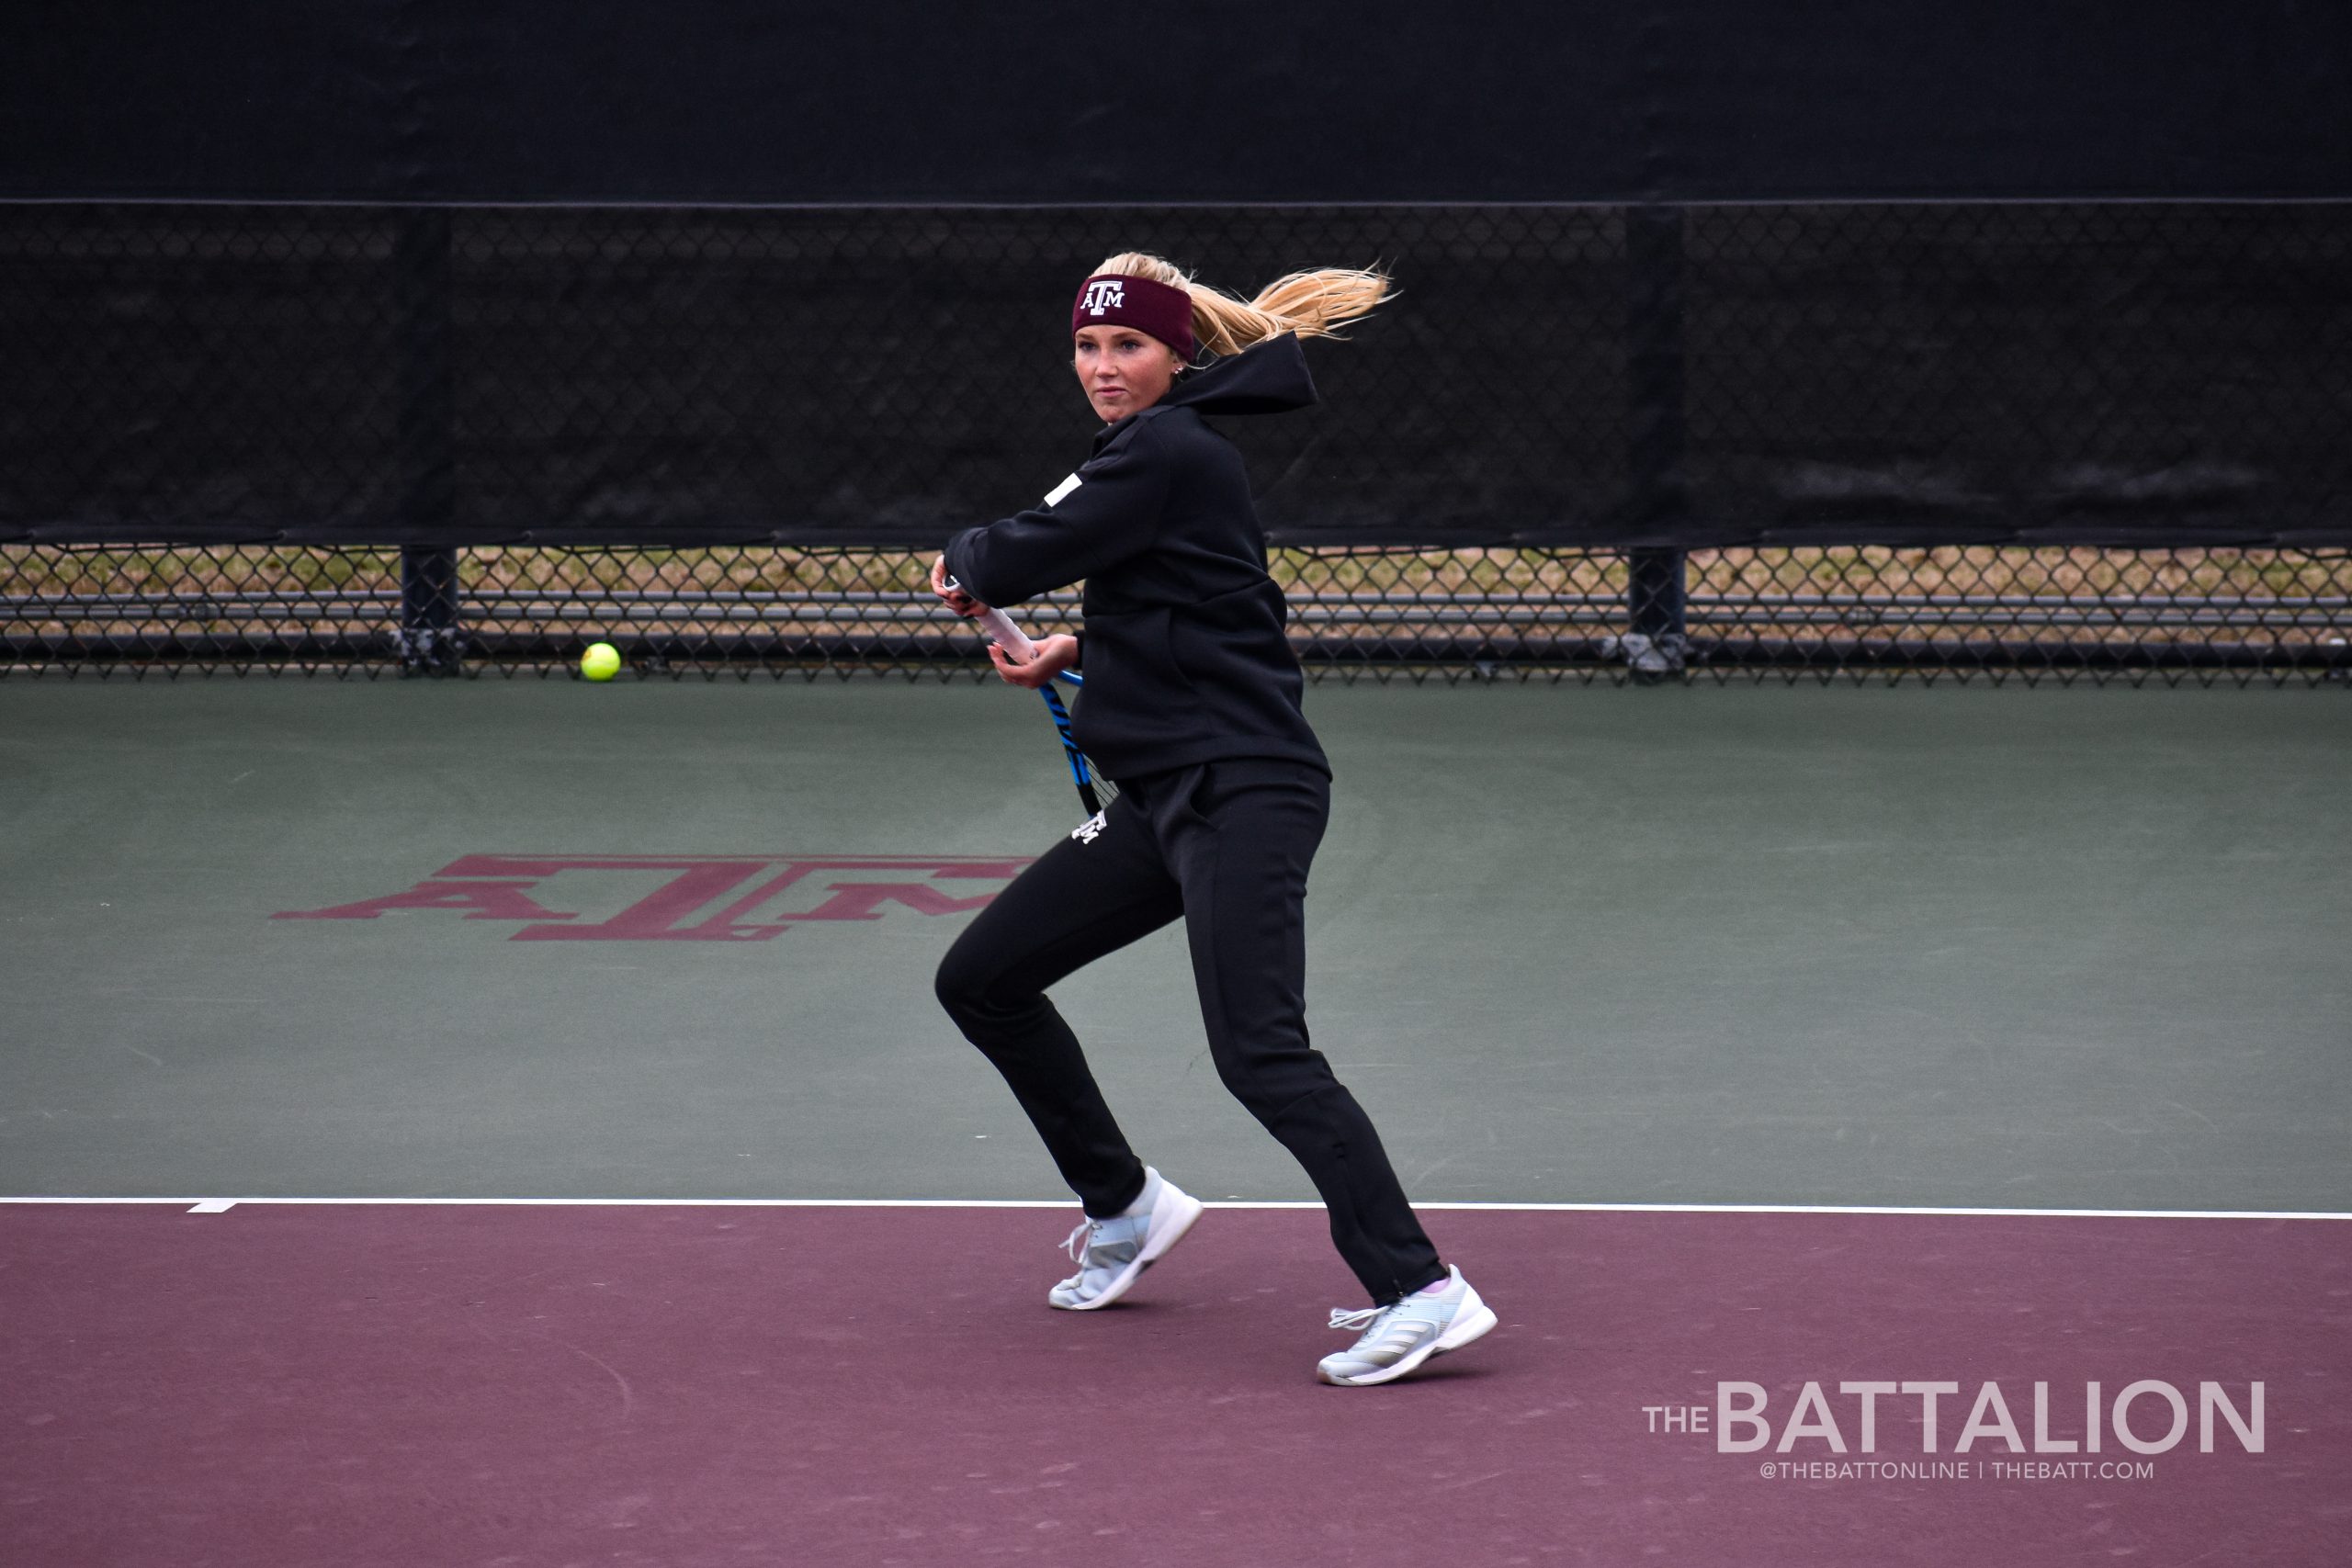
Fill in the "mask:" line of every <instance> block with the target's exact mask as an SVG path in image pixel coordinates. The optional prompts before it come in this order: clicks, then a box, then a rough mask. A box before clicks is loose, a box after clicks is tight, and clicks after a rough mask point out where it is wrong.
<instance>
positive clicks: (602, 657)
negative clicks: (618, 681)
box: [580, 642, 621, 681]
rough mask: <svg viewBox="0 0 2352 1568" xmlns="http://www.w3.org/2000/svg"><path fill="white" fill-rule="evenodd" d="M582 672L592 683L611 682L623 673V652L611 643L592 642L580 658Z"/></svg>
mask: <svg viewBox="0 0 2352 1568" xmlns="http://www.w3.org/2000/svg"><path fill="white" fill-rule="evenodd" d="M580 672H581V673H582V675H585V676H587V677H588V679H590V680H591V681H609V680H611V679H612V678H613V677H614V676H616V675H617V674H619V673H620V672H621V650H620V649H617V648H615V647H614V646H613V645H612V644H611V643H609V642H592V643H590V644H589V645H588V651H587V652H585V653H583V654H582V655H581V656H580Z"/></svg>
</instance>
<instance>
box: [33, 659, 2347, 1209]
mask: <svg viewBox="0 0 2352 1568" xmlns="http://www.w3.org/2000/svg"><path fill="white" fill-rule="evenodd" d="M1308 705H1309V713H1310V715H1311V716H1312V717H1313V718H1314V719H1315V721H1316V722H1317V725H1318V727H1319V728H1321V730H1322V732H1323V734H1324V737H1325V739H1326V740H1327V743H1328V744H1329V748H1330V750H1331V753H1332V756H1333V759H1334V761H1335V763H1336V765H1337V768H1338V772H1339V789H1338V795H1337V809H1336V814H1335V818H1334V821H1333V827H1332V831H1331V834H1330V837H1329V840H1327V842H1326V845H1325V848H1324V851H1323V853H1322V856H1321V859H1320V860H1319V862H1318V863H1317V872H1316V881H1315V891H1314V897H1313V898H1312V900H1311V903H1310V915H1311V919H1312V922H1313V924H1312V931H1311V939H1310V941H1311V953H1312V970H1311V976H1310V985H1311V987H1312V989H1311V1019H1312V1021H1313V1024H1314V1027H1315V1030H1316V1035H1317V1042H1318V1043H1319V1044H1321V1045H1322V1046H1323V1047H1324V1048H1325V1049H1326V1050H1327V1051H1329V1053H1330V1054H1331V1055H1332V1056H1333V1057H1334V1059H1335V1061H1336V1063H1337V1065H1338V1066H1339V1069H1340V1073H1341V1075H1342V1076H1343V1077H1345V1078H1346V1080H1347V1081H1348V1082H1349V1083H1350V1084H1351V1086H1352V1087H1353V1088H1355V1089H1356V1090H1357V1092H1358V1093H1359V1095H1360V1096H1361V1097H1362V1098H1363V1100H1365V1102H1366V1103H1367V1105H1368V1106H1369V1107H1370V1108H1371V1110H1372V1111H1373V1112H1374V1117H1375V1118H1376V1120H1377V1121H1378V1122H1380V1124H1381V1126H1382V1128H1383V1130H1384V1132H1385V1135H1386V1136H1387V1137H1388V1139H1389V1140H1390V1142H1391V1145H1392V1152H1393V1153H1394V1155H1395V1157H1396V1161H1397V1166H1398V1168H1399V1169H1400V1171H1401V1172H1402V1173H1403V1174H1404V1176H1405V1178H1406V1180H1407V1184H1408V1190H1410V1191H1411V1192H1412V1193H1413V1194H1414V1195H1415V1196H1416V1197H1417V1198H1419V1199H1421V1200H1424V1201H1577V1202H1620V1201H1638V1202H1741V1203H1804V1204H1814V1203H1818V1204H1896V1205H1982V1206H2000V1207H2028V1208H2030V1207H2086V1208H2134V1209H2138V1208H2160V1209H2256V1210H2343V1209H2347V1208H2352V1171H2347V1168H2346V1163H2345V1161H2344V1159H2343V1149H2344V1146H2345V1145H2344V1139H2345V1135H2346V1128H2347V1126H2352V1075H2346V1073H2345V1072H2344V1071H2343V1061H2344V1059H2345V1048H2346V1045H2347V1043H2352V1026H2347V1024H2346V1017H2347V1015H2348V1011H2347V1002H2348V1001H2352V980H2347V977H2346V975H2347V969H2346V964H2345V961H2344V953H2345V951H2346V941H2345V939H2346V932H2347V931H2352V919H2347V916H2348V915H2352V798H2348V797H2347V792H2346V788H2345V781H2346V776H2347V768H2346V764H2347V761H2352V719H2347V716H2346V713H2345V711H2344V709H2343V706H2342V705H2341V703H2339V702H2336V701H2335V700H2334V699H2333V697H2332V696H2331V695H2329V694H2313V693H2307V692H2299V691H2288V692H2262V691H2246V692H2236V691H2231V692H2198V691H2137V692H2127V691H2112V690H2110V691H2064V690H2041V691H2036V692H2030V693H2025V692H2016V691H2003V690H1988V689H1983V688H1973V689H1965V690H1958V689H1941V690H1928V691H1922V690H1918V689H1916V688H1913V689H1905V690H1899V691H1884V690H1880V689H1875V688H1863V689H1849V688H1833V689H1815V688H1799V689H1792V690H1766V691H1750V690H1730V691H1724V690H1713V689H1704V688H1702V689H1693V690H1615V689H1606V688H1596V689H1589V690H1560V689H1553V688H1526V687H1517V686H1498V687H1492V688H1483V689H1424V688H1415V687H1409V686H1391V687H1373V686H1357V687H1347V688H1338V687H1322V688H1317V690H1315V691H1313V692H1311V693H1310V694H1309V697H1308ZM1059 769H1060V763H1059V760H1058V755H1057V749H1056V747H1055V746H1054V743H1053V739H1052V735H1051V732H1050V729H1049V728H1048V727H1047V725H1046V720H1045V718H1044V716H1043V715H1042V713H1041V712H1039V711H1038V708H1037V705H1036V703H1035V699H1034V698H1031V697H1030V696H1028V695H1027V694H1023V693H1019V692H1014V691H1012V690H1010V689H1003V688H976V687H972V686H967V685H958V686H953V687H941V686H933V685H921V686H918V685H907V684H899V683H885V682H874V681H864V680H861V681H855V682H848V683H832V682H828V683H825V684H820V685H813V686H801V685H777V684H770V683H767V682H760V683H757V684H752V685H737V684H733V683H728V684H722V685H703V684H698V683H694V684H678V685H673V684H671V683H668V682H661V683H653V684H637V683H634V682H622V683H619V684H616V685H615V686H612V687H608V688H594V687H588V686H584V685H582V684H580V683H577V682H536V681H532V682H503V681H481V682H465V683H440V682H434V683H425V682H413V683H402V682H384V683H365V684H362V683H344V684H336V685H334V686H325V685H322V684H320V683H317V682H300V683H294V682H286V683H277V682H270V683H264V682H233V683H232V682H204V683H193V684H192V683H187V682H178V683H163V682H146V683H140V684H131V683H129V682H108V683H106V684H103V685H101V684H97V683H94V682H76V683H74V684H73V685H70V686H69V685H64V684H51V683H39V684H35V683H29V682H11V683H9V684H8V685H7V686H6V689H5V690H0V991H4V992H5V998H0V999H5V1009H4V1010H0V1017H4V1018H5V1024H4V1025H0V1028H5V1031H6V1049H5V1051H0V1192H6V1193H13V1194H22V1195H41V1194H50V1195H54V1194H100V1195H103V1194H117V1195H120V1194H142V1193H187V1194H250V1195H270V1194H295V1195H341V1194H348V1195H456V1196H498V1195H510V1196H511V1195H549V1196H563V1195H576V1196H616V1197H685V1196H752V1197H761V1196H774V1197H800V1198H807V1197H850V1198H914V1197H945V1198H954V1197H984V1198H1053V1197H1059V1196H1062V1194H1061V1192H1060V1190H1059V1189H1058V1187H1057V1183H1056V1182H1055V1180H1054V1178H1053V1174H1052V1172H1051V1170H1050V1168H1048V1167H1047V1165H1046V1160H1045V1158H1044V1156H1043V1155H1042V1153H1041V1152H1040V1151H1039V1150H1038V1149H1037V1147H1036V1146H1035V1142H1034V1139H1033V1138H1032V1136H1031V1134H1029V1132H1028V1129H1027V1127H1026V1125H1025V1124H1024V1123H1023V1122H1022V1121H1021V1120H1020V1118H1019V1116H1018V1114H1017V1112H1016V1111H1015V1110H1014V1107H1013V1106H1012V1101H1011V1098H1010V1096H1009V1095H1007V1094H1006V1093H1005V1092H1004V1090H1003V1089H1002V1088H1001V1085H1000V1084H999V1083H998V1082H997V1080H996V1079H995V1078H994V1077H993V1075H992V1074H991V1073H990V1072H989V1070H988V1069H987V1067H986V1066H985V1065H984V1064H983V1063H982V1062H981V1061H980V1059H979V1058H978V1055H977V1054H975V1053H973V1052H972V1051H971V1050H970V1049H969V1048H968V1047H967V1046H966V1045H965V1044H964V1043H962V1042H961V1041H960V1040H959V1039H957V1038H956V1036H955V1034H954V1033H953V1032H952V1030H951V1029H950V1028H949V1026H948V1025H947V1023H946V1021H945V1020H944V1017H943V1016H942V1015H941V1014H940V1013H939V1011H938V1010H937V1008H936V1006H935V1005H934V1003H933V1000H932V998H931V995H930V976H931V970H932V966H933V964H934V962H935V961H936V958H937V955H938V954H939V953H941V952H942V951H943V950H944V947H945V945H946V943H947V942H948V941H949V939H950V938H951V937H952V935H953V934H954V932H955V931H956V930H957V929H959V926H960V922H961V920H962V919H964V918H966V917H965V915H964V914H963V912H962V911H963V910H965V909H967V908H969V907H971V906H970V901H971V900H973V899H976V898H978V897H984V896H986V895H987V894H988V893H989V892H991V891H993V890H994V889H995V888H997V887H999V886H1002V880H1001V878H1002V876H1003V874H1005V872H1006V871H1008V870H1009V869H1010V866H1009V864H1008V863H1009V862H1011V861H1013V860H1017V859H1018V858H1019V857H1022V856H1025V855H1029V854H1034V853H1035V852H1038V851H1040V850H1041V849H1042V848H1044V847H1045V846H1046V844H1047V843H1049V842H1050V841H1051V840H1052V838H1053V836H1054V835H1055V834H1057V832H1061V831H1065V830H1067V829H1069V828H1070V827H1071V826H1074V825H1075V818H1076V815H1077V813H1076V810H1075V799H1074V796H1072V795H1071V793H1070V791H1069V787H1068V784H1067V782H1066V780H1065V779H1064V778H1063V777H1062V776H1061V774H1060V772H1059ZM370 909H372V911H373V918H356V917H357V916H358V915H360V914H363V913H366V912H368V911H369V910H370ZM337 911H339V912H337ZM279 915H304V916H310V917H318V918H301V919H274V918H273V917H275V916H279ZM1062 995H1063V998H1064V1001H1065V1005H1066V1007H1067V1010H1069V1013H1070V1015H1071V1017H1072V1018H1073V1021H1075V1022H1076V1023H1077V1024H1078V1026H1079V1028H1080V1032H1081V1033H1082V1034H1083V1035H1084V1036H1085V1037H1086V1038H1087V1039H1088V1041H1089V1042H1090V1045H1091V1049H1092V1051H1093V1052H1094V1054H1095V1056H1096V1059H1097V1061H1098V1063H1099V1065H1100V1068H1101V1073H1102V1076H1103V1079H1104V1081H1105V1086H1106V1089H1108V1091H1109V1093H1110V1094H1111V1097H1112V1099H1113V1101H1114V1104H1115V1105H1116V1106H1117V1107H1118V1108H1119V1109H1120V1111H1121V1113H1122V1116H1123V1119H1124V1120H1125V1122H1126V1123H1127V1125H1128V1127H1129V1130H1130V1132H1131V1134H1133V1135H1134V1137H1135V1139H1136V1144H1137V1146H1138V1147H1139V1148H1141V1149H1142V1150H1144V1151H1145V1152H1146V1154H1147V1156H1148V1157H1150V1158H1152V1159H1154V1160H1155V1161H1156V1162H1157V1163H1159V1164H1161V1165H1163V1166H1165V1167H1167V1168H1170V1170H1171V1171H1182V1172H1184V1173H1186V1175H1187V1177H1188V1178H1189V1179H1190V1184H1191V1185H1193V1187H1194V1189H1195V1190H1198V1191H1200V1192H1201V1193H1202V1195H1204V1196H1205V1197H1210V1198H1215V1199H1223V1198H1227V1197H1229V1196H1233V1197H1241V1198H1247V1199H1292V1198H1304V1197H1306V1196H1309V1193H1308V1192H1307V1190H1306V1187H1305V1185H1304V1183H1303V1181H1302V1179H1300V1178H1299V1176H1298V1175H1297V1173H1296V1172H1295V1170H1294V1169H1292V1168H1290V1167H1289V1165H1288V1161H1287V1159H1286V1157H1285V1156H1283V1153H1282V1151H1281V1149H1280V1148H1279V1147H1278V1146H1276V1145H1274V1144H1273V1143H1272V1141H1271V1140H1269V1139H1267V1138H1265V1136H1264V1135H1263V1134H1262V1133H1261V1131H1260V1130H1259V1129H1258V1127H1257V1126H1256V1124H1255V1123H1254V1122H1250V1120H1249V1118H1248V1117H1247V1116H1246V1115H1244V1114H1243V1113H1242V1112H1241V1111H1239V1109H1238V1107H1236V1106H1235V1105H1234V1104H1233V1103H1232V1102H1231V1101H1230V1100H1229V1099H1228V1098H1227V1096H1226V1094H1225V1092H1224V1091H1223V1089H1221V1088H1220V1087H1219V1086H1218V1084H1217V1082H1216V1077H1215V1074H1214V1072H1213V1071H1212V1070H1211V1068H1210V1066H1209V1064H1208V1062H1207V1060H1206V1056H1205V1052H1204V1045H1203V1043H1202V1041H1201V1035H1200V1026H1199V1023H1198V1020H1197V1018H1196V1016H1195V1013H1194V1007H1193V997H1192V989H1191V983H1190V979H1189V976H1188V975H1187V973H1186V971H1185V967H1184V964H1183V958H1182V946H1181V942H1180V941H1179V940H1178V939H1177V938H1176V937H1175V936H1174V935H1172V934H1168V933H1163V935H1162V936H1161V937H1159V938H1155V939H1153V940H1151V941H1148V942H1145V943H1143V944H1142V945H1140V946H1139V947H1137V948H1136V949H1134V950H1132V951H1130V952H1128V953H1123V954H1121V955H1119V956H1118V957H1116V958H1114V959H1113V960H1111V961H1109V962H1107V963H1105V964H1102V965H1100V966H1098V967H1097V968H1096V969H1095V970H1093V971H1091V972H1090V973H1088V974H1086V975H1084V976H1080V977H1078V978H1077V979H1075V980H1074V981H1073V982H1071V983H1070V984H1069V986H1068V987H1065V988H1064V991H1063V993H1062Z"/></svg>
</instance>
